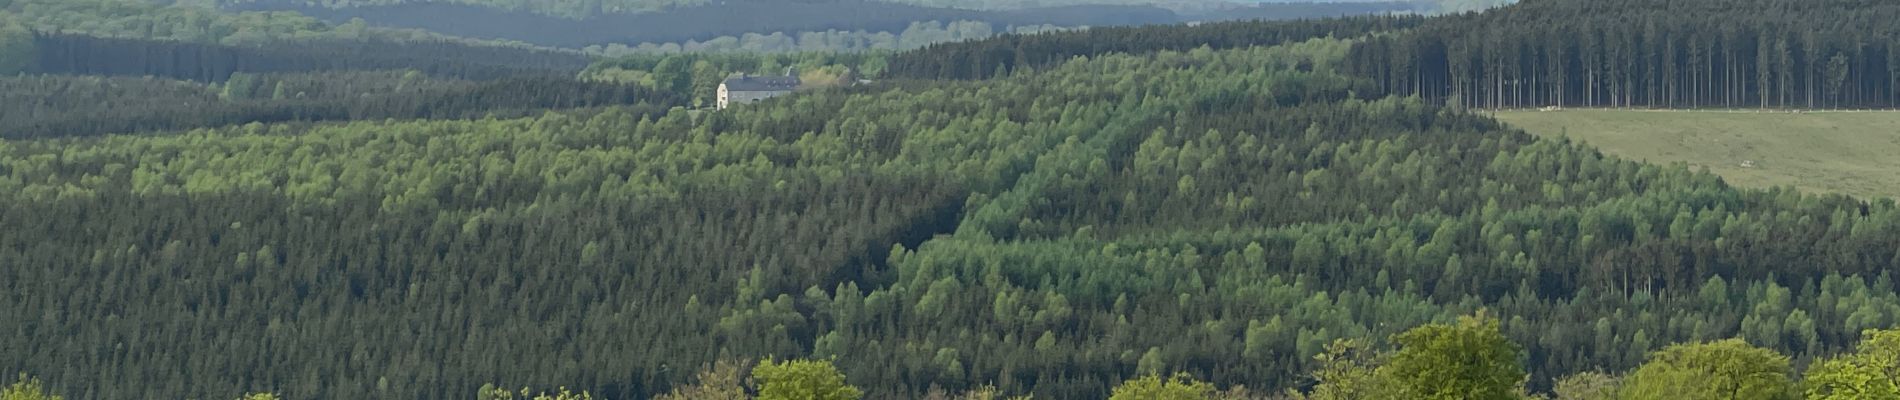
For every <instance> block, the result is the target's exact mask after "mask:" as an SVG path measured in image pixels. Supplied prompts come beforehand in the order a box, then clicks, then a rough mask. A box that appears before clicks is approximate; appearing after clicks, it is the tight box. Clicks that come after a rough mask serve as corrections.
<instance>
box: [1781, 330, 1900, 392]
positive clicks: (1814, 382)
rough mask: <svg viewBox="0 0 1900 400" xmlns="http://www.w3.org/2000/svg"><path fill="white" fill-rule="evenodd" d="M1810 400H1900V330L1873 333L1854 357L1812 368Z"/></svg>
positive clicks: (1870, 333)
mask: <svg viewBox="0 0 1900 400" xmlns="http://www.w3.org/2000/svg"><path fill="white" fill-rule="evenodd" d="M1804 383H1805V386H1806V388H1807V398H1808V400H1895V399H1900V330H1870V331H1867V333H1865V334H1864V335H1863V338H1862V339H1861V342H1860V346H1859V347H1858V348H1856V349H1855V351H1854V352H1853V353H1850V354H1844V355H1841V356H1838V357H1835V358H1831V359H1827V360H1824V361H1820V362H1818V363H1816V364H1815V365H1814V366H1812V367H1809V368H1808V372H1807V380H1806V382H1804Z"/></svg>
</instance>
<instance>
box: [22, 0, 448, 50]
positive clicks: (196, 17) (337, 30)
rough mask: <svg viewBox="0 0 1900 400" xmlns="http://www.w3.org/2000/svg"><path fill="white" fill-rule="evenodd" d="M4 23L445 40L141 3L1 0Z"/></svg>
mask: <svg viewBox="0 0 1900 400" xmlns="http://www.w3.org/2000/svg"><path fill="white" fill-rule="evenodd" d="M0 20H15V21H17V24H19V25H22V26H25V27H26V28H29V29H32V30H37V31H43V32H60V33H67V34H87V35H94V36H105V37H116V38H133V39H158V40H175V41H184V42H195V43H205V44H224V45H244V46H258V45H264V44H270V43H276V42H283V41H293V40H294V41H309V40H362V39H380V40H389V41H410V40H441V39H445V38H444V37H443V36H442V35H440V34H435V33H429V32H422V31H414V30H398V29H387V28H373V27H370V26H368V25H366V24H363V23H360V22H358V23H348V22H347V21H344V22H339V23H336V24H328V23H324V22H323V21H320V20H317V19H316V18H312V17H309V16H306V15H301V14H297V13H289V12H236V13H228V12H219V11H217V10H214V9H210V8H203V7H183V6H162V5H158V4H154V3H152V2H147V1H142V0H6V1H0Z"/></svg>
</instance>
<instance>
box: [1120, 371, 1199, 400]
mask: <svg viewBox="0 0 1900 400" xmlns="http://www.w3.org/2000/svg"><path fill="white" fill-rule="evenodd" d="M1214 394H1215V390H1214V384H1211V383H1207V382H1201V381H1198V380H1195V379H1194V377H1193V376H1190V375H1188V374H1186V373H1178V374H1174V376H1172V377H1169V378H1167V379H1162V378H1161V375H1147V376H1143V377H1140V378H1135V379H1130V380H1128V381H1127V382H1122V384H1121V386H1116V387H1115V391H1114V393H1113V394H1110V395H1109V397H1108V399H1109V400H1207V399H1210V398H1213V396H1214Z"/></svg>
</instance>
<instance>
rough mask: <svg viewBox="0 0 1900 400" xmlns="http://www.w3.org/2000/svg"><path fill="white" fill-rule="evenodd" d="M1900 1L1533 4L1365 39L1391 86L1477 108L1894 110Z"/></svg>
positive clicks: (1373, 71)
mask: <svg viewBox="0 0 1900 400" xmlns="http://www.w3.org/2000/svg"><path fill="white" fill-rule="evenodd" d="M1896 18H1900V4H1893V3H1888V2H1878V1H1861V0H1825V1H1795V0H1718V1H1642V0H1614V1H1594V2H1583V1H1565V0H1539V1H1524V2H1520V3H1519V4H1517V5H1513V6H1508V7H1504V8H1500V9H1497V10H1495V11H1491V12H1485V13H1473V14H1463V15H1456V16H1448V17H1443V18H1437V19H1433V20H1432V21H1431V22H1429V23H1426V24H1424V25H1423V26H1421V27H1419V28H1418V29H1416V30H1413V31H1410V32H1407V33H1402V34H1394V35H1387V36H1382V37H1380V38H1378V39H1375V40H1370V41H1367V42H1366V43H1364V44H1362V45H1360V46H1359V47H1358V48H1356V49H1354V51H1353V53H1352V54H1351V55H1350V56H1349V57H1348V58H1347V60H1348V61H1347V65H1350V66H1352V68H1353V71H1352V73H1353V74H1355V75H1359V76H1363V77H1366V78H1369V79H1372V80H1373V81H1375V82H1378V84H1379V87H1380V88H1382V89H1383V90H1384V91H1386V92H1389V93H1395V94H1399V95H1416V96H1421V97H1424V98H1428V99H1432V100H1433V101H1437V102H1444V103H1449V104H1453V105H1457V106H1460V107H1467V108H1525V107H1546V106H1556V107H1570V106H1575V107H1654V108H1716V107H1721V108H1744V107H1746V108H1809V109H1812V108H1868V107H1875V108H1886V107H1892V106H1894V105H1896V104H1900V29H1897V28H1896V27H1895V26H1894V25H1893V24H1891V23H1890V22H1891V21H1893V20H1895V19H1896Z"/></svg>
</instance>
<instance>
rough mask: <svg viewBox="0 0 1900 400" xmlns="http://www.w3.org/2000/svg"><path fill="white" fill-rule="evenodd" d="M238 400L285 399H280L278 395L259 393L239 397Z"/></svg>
mask: <svg viewBox="0 0 1900 400" xmlns="http://www.w3.org/2000/svg"><path fill="white" fill-rule="evenodd" d="M237 400H283V398H282V397H278V396H277V394H276V393H270V392H258V393H248V394H245V395H243V396H238V399H237Z"/></svg>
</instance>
